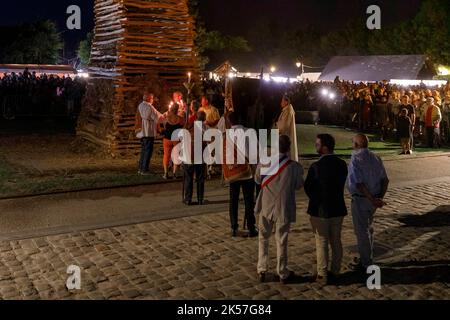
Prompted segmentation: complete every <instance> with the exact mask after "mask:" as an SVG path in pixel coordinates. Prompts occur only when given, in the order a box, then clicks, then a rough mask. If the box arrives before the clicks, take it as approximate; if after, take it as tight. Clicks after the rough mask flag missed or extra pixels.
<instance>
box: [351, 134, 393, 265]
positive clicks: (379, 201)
mask: <svg viewBox="0 0 450 320" xmlns="http://www.w3.org/2000/svg"><path fill="white" fill-rule="evenodd" d="M368 148H369V138H368V137H367V136H366V135H363V134H358V135H356V136H355V137H354V138H353V155H352V159H351V161H350V165H349V176H348V190H349V192H350V194H351V195H352V216H353V226H354V229H355V234H356V239H357V242H358V251H359V256H360V261H359V263H357V264H356V265H354V266H353V267H354V269H355V270H356V271H360V272H364V273H365V272H366V270H367V268H368V267H369V266H371V265H373V243H374V238H373V226H372V224H373V218H374V215H375V212H376V211H377V209H380V208H383V207H384V206H385V205H386V203H385V202H384V201H383V198H384V196H385V195H386V192H387V189H388V186H389V179H388V177H387V174H386V169H385V168H384V165H383V162H382V161H381V159H380V158H379V157H378V156H377V155H375V154H374V153H373V152H371V151H370V150H369V149H368Z"/></svg>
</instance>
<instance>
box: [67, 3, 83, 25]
mask: <svg viewBox="0 0 450 320" xmlns="http://www.w3.org/2000/svg"><path fill="white" fill-rule="evenodd" d="M66 13H67V14H69V15H70V16H69V17H68V18H67V20H66V26H67V29H69V30H81V8H80V7H79V6H77V5H71V6H68V7H67V10H66Z"/></svg>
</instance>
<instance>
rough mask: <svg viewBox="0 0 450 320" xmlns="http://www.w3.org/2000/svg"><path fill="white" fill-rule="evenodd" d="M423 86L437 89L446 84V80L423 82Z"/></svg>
mask: <svg viewBox="0 0 450 320" xmlns="http://www.w3.org/2000/svg"><path fill="white" fill-rule="evenodd" d="M423 84H424V85H426V86H427V87H438V86H444V85H446V84H447V81H446V80H423Z"/></svg>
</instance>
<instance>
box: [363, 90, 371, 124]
mask: <svg viewBox="0 0 450 320" xmlns="http://www.w3.org/2000/svg"><path fill="white" fill-rule="evenodd" d="M372 109H373V101H372V97H371V95H370V94H369V93H366V94H365V95H364V99H363V102H362V131H363V132H367V130H369V129H370V128H371V126H372Z"/></svg>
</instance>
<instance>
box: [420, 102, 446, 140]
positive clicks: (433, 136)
mask: <svg viewBox="0 0 450 320" xmlns="http://www.w3.org/2000/svg"><path fill="white" fill-rule="evenodd" d="M423 117H424V119H423V120H424V122H425V130H426V137H427V145H428V147H429V148H434V147H435V146H437V147H438V148H440V145H441V143H440V137H439V136H440V129H439V126H440V123H441V121H442V114H441V109H439V107H437V106H436V105H435V103H434V98H431V97H428V98H427V103H426V105H425V113H424V115H423Z"/></svg>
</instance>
